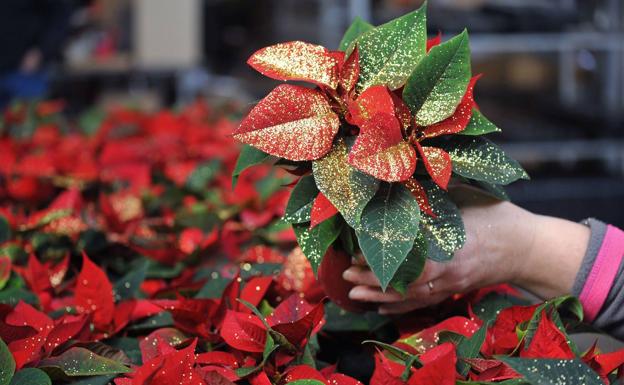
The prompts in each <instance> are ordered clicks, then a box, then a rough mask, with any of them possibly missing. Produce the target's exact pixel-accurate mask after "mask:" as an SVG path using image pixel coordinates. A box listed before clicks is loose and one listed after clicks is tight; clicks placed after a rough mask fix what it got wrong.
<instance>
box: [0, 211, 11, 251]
mask: <svg viewBox="0 0 624 385" xmlns="http://www.w3.org/2000/svg"><path fill="white" fill-rule="evenodd" d="M10 239H11V226H9V221H8V220H7V219H6V218H5V217H4V216H3V215H0V244H1V243H5V242H7V241H8V240H10Z"/></svg>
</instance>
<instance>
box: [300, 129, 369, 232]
mask: <svg viewBox="0 0 624 385" xmlns="http://www.w3.org/2000/svg"><path fill="white" fill-rule="evenodd" d="M347 151H348V147H347V144H346V143H345V142H344V141H342V140H341V141H339V142H337V143H336V145H335V146H334V148H333V149H332V150H331V152H330V153H329V154H327V155H326V156H325V157H324V158H322V159H319V160H317V161H315V162H312V171H313V174H314V180H315V181H316V186H317V187H318V189H319V190H320V191H321V192H322V193H323V195H325V196H326V197H327V199H329V201H330V202H331V203H332V204H333V205H334V206H335V207H336V208H337V209H338V211H340V213H341V214H342V216H343V217H344V219H345V221H347V223H348V224H349V225H350V226H351V227H353V228H355V229H357V228H358V227H359V223H360V216H361V214H362V210H364V207H365V206H366V204H367V203H368V201H370V199H371V198H372V197H373V196H374V195H375V192H376V191H377V188H378V187H379V181H378V180H377V179H375V178H373V177H372V176H370V175H367V174H364V173H362V172H360V171H358V170H357V169H355V168H354V167H352V166H351V165H349V162H348V152H347Z"/></svg>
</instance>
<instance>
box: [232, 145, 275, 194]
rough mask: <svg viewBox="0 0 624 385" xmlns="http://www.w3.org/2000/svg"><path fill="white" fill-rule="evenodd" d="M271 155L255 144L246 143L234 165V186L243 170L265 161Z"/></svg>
mask: <svg viewBox="0 0 624 385" xmlns="http://www.w3.org/2000/svg"><path fill="white" fill-rule="evenodd" d="M269 156H270V155H269V154H267V153H266V152H262V151H260V150H258V149H257V148H255V147H253V146H250V145H248V144H244V145H243V148H242V149H241V152H240V154H239V155H238V160H237V161H236V166H234V172H233V173H232V188H234V187H236V183H238V177H239V176H240V174H241V173H242V172H243V171H245V170H246V169H248V168H249V167H253V166H255V165H258V164H260V163H262V162H264V161H265V160H266V159H267V158H268V157H269Z"/></svg>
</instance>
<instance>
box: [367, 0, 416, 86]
mask: <svg viewBox="0 0 624 385" xmlns="http://www.w3.org/2000/svg"><path fill="white" fill-rule="evenodd" d="M425 12H426V6H424V5H423V6H422V7H420V9H418V10H416V11H413V12H410V13H408V14H407V15H404V16H402V17H399V18H397V19H394V20H392V21H389V22H388V23H386V24H383V25H380V26H378V27H376V28H375V29H372V30H370V31H368V32H366V33H364V34H362V35H361V36H360V37H359V38H358V39H357V40H356V43H357V45H358V48H359V50H360V80H359V81H358V86H357V89H358V90H359V91H362V90H365V89H367V88H368V87H371V86H374V85H377V84H382V85H386V86H388V87H389V88H390V89H392V90H395V89H397V88H400V87H401V86H403V85H404V84H405V81H406V80H407V78H408V77H409V75H410V74H411V73H412V71H413V70H414V68H415V67H416V65H417V64H418V62H419V61H420V60H421V58H422V57H423V56H424V55H425V48H426V43H427V26H426V13H425Z"/></svg>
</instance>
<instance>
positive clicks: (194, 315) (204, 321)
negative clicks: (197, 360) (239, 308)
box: [165, 297, 220, 338]
mask: <svg viewBox="0 0 624 385" xmlns="http://www.w3.org/2000/svg"><path fill="white" fill-rule="evenodd" d="M165 309H167V310H169V311H170V312H171V315H172V316H173V322H174V325H175V326H176V327H177V328H178V329H180V330H182V331H184V332H187V333H190V334H194V335H198V336H201V337H205V338H206V337H208V336H211V335H212V332H211V327H212V326H213V325H212V322H213V321H215V319H216V317H215V316H216V315H217V314H218V311H219V309H220V304H219V302H218V301H216V300H214V299H195V298H183V297H180V298H179V299H178V301H177V303H175V304H174V305H173V306H171V307H165Z"/></svg>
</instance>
